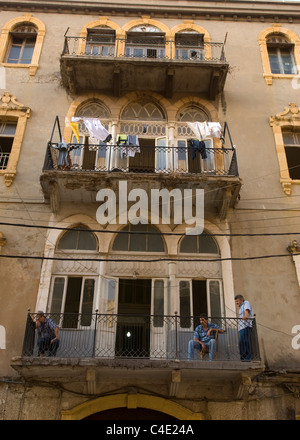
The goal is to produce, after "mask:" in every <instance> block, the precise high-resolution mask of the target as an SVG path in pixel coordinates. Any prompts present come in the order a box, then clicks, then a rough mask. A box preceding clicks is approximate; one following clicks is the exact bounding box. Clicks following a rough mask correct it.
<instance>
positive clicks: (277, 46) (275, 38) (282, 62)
mask: <svg viewBox="0 0 300 440" xmlns="http://www.w3.org/2000/svg"><path fill="white" fill-rule="evenodd" d="M267 48H268V55H269V61H270V67H271V73H275V74H293V73H297V67H296V63H295V58H294V44H292V43H291V42H290V41H289V40H288V39H287V38H286V37H285V36H284V35H278V34H271V35H269V36H268V37H267Z"/></svg>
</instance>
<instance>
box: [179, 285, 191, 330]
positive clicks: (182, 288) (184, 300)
mask: <svg viewBox="0 0 300 440" xmlns="http://www.w3.org/2000/svg"><path fill="white" fill-rule="evenodd" d="M179 307H180V312H179V314H180V327H181V328H190V326H191V319H190V316H191V301H190V283H189V282H188V281H180V283H179Z"/></svg>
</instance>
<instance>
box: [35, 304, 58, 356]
mask: <svg viewBox="0 0 300 440" xmlns="http://www.w3.org/2000/svg"><path fill="white" fill-rule="evenodd" d="M35 325H36V328H37V332H38V342H37V344H38V356H44V354H45V351H46V350H49V356H55V355H56V352H57V349H58V346H59V332H58V326H57V325H56V324H55V322H54V321H52V319H50V318H46V316H45V315H44V312H42V311H39V312H37V315H36V321H35Z"/></svg>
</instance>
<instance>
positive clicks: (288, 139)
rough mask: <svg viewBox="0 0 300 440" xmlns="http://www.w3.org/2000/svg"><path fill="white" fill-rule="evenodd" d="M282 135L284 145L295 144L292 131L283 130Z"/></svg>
mask: <svg viewBox="0 0 300 440" xmlns="http://www.w3.org/2000/svg"><path fill="white" fill-rule="evenodd" d="M282 136H283V143H284V145H293V144H295V136H294V133H292V132H291V131H290V132H287V131H286V132H283V133H282Z"/></svg>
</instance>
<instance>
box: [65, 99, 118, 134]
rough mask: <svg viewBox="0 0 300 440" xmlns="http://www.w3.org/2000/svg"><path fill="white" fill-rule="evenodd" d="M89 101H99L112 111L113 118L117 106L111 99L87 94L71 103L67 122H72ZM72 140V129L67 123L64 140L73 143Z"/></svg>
mask: <svg viewBox="0 0 300 440" xmlns="http://www.w3.org/2000/svg"><path fill="white" fill-rule="evenodd" d="M89 101H90V102H95V101H99V102H100V103H101V104H103V105H104V106H105V107H106V108H107V109H108V110H109V111H110V114H111V118H113V114H112V113H113V112H114V107H115V104H114V102H113V101H112V100H111V99H110V98H108V97H104V96H102V95H101V94H99V93H87V94H86V95H82V96H79V97H78V98H76V99H75V100H74V101H73V102H72V103H71V105H70V107H69V109H68V111H67V114H66V122H67V121H71V120H72V117H73V116H75V114H76V111H77V110H78V109H79V108H80V107H82V106H84V105H85V104H88V102H89ZM71 138H72V129H71V128H70V127H69V126H68V124H67V123H66V124H65V126H64V139H65V141H66V142H71Z"/></svg>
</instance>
